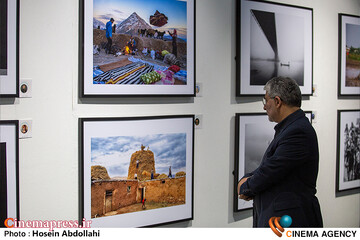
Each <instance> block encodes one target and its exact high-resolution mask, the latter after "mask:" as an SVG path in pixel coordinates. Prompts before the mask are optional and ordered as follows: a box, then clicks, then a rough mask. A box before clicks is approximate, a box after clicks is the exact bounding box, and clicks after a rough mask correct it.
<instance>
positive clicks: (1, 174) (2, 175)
mask: <svg viewBox="0 0 360 240" xmlns="http://www.w3.org/2000/svg"><path fill="white" fill-rule="evenodd" d="M18 126H19V125H18V121H0V179H1V182H0V194H1V196H0V223H1V224H3V223H4V221H5V219H7V218H14V219H15V218H16V219H20V213H19V174H18V173H19V138H18V131H19V130H18V128H19V127H18ZM2 226H3V225H0V227H2Z"/></svg>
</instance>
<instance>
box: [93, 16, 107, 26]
mask: <svg viewBox="0 0 360 240" xmlns="http://www.w3.org/2000/svg"><path fill="white" fill-rule="evenodd" d="M99 26H100V29H105V23H103V22H101V21H99V20H97V19H96V18H93V28H98V27H99Z"/></svg>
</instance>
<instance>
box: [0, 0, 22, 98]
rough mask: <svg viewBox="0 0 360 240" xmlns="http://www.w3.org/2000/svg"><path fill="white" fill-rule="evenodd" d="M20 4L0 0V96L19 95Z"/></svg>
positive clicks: (18, 0) (13, 0) (16, 0)
mask: <svg viewBox="0 0 360 240" xmlns="http://www.w3.org/2000/svg"><path fill="white" fill-rule="evenodd" d="M19 4H20V0H0V97H18V96H19V34H18V33H19V8H20V7H19Z"/></svg>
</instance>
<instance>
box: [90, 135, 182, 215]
mask: <svg viewBox="0 0 360 240" xmlns="http://www.w3.org/2000/svg"><path fill="white" fill-rule="evenodd" d="M140 139H142V140H146V141H147V142H151V144H152V145H153V146H154V150H153V151H152V150H150V146H148V145H147V146H144V145H143V144H139V142H140V141H141V140H140ZM149 139H151V140H149ZM185 139H186V134H165V135H164V134H161V135H153V136H150V137H149V136H148V137H144V138H136V137H115V138H114V137H111V138H106V139H100V138H96V139H92V144H91V145H92V166H91V217H92V218H98V217H105V216H113V215H118V214H124V213H131V212H137V211H148V210H152V209H158V208H164V207H172V206H176V205H181V204H185V194H186V192H185V185H186V172H185V171H186V166H185V164H186V161H185V153H186V145H185V144H184V143H185ZM135 146H137V149H138V150H135V151H134V147H135ZM131 152H132V153H131ZM129 153H131V154H129ZM126 156H128V157H126ZM125 158H127V161H126V159H125ZM125 168H127V176H124V175H122V176H116V174H121V173H122V174H126V172H124V171H125ZM179 169H180V170H182V171H177V172H175V171H174V170H179Z"/></svg>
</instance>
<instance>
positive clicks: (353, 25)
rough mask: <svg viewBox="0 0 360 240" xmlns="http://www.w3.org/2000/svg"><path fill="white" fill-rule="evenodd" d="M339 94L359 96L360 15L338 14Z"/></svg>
mask: <svg viewBox="0 0 360 240" xmlns="http://www.w3.org/2000/svg"><path fill="white" fill-rule="evenodd" d="M338 95H339V96H360V16H352V15H347V14H339V86H338Z"/></svg>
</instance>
